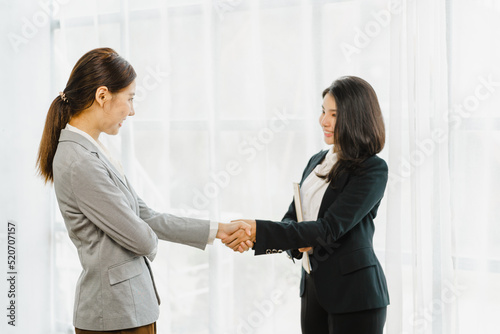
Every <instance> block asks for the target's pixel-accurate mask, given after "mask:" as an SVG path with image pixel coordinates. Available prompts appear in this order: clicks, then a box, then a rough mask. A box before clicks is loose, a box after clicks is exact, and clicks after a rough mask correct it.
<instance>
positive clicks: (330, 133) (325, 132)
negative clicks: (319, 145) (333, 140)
mask: <svg viewBox="0 0 500 334" xmlns="http://www.w3.org/2000/svg"><path fill="white" fill-rule="evenodd" d="M323 133H324V134H325V137H333V132H329V131H323Z"/></svg>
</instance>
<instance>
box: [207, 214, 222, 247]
mask: <svg viewBox="0 0 500 334" xmlns="http://www.w3.org/2000/svg"><path fill="white" fill-rule="evenodd" d="M218 231H219V222H216V221H214V220H211V221H210V232H209V233H208V240H207V245H213V243H214V240H215V237H216V236H217V232H218Z"/></svg>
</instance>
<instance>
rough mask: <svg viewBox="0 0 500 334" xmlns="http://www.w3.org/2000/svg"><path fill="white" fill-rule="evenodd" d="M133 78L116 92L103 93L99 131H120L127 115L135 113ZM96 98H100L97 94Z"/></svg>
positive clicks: (112, 132) (111, 133) (109, 132)
mask: <svg viewBox="0 0 500 334" xmlns="http://www.w3.org/2000/svg"><path fill="white" fill-rule="evenodd" d="M134 95H135V80H134V81H133V82H132V83H131V84H130V85H128V86H127V87H125V88H124V89H122V90H121V91H119V92H117V93H109V92H107V94H105V97H104V99H105V102H104V103H103V107H102V113H101V117H100V121H99V130H100V132H104V133H107V134H108V135H116V134H118V132H119V131H120V128H121V127H122V125H123V122H124V121H125V119H126V118H127V116H133V115H135V111H134V105H133V100H134ZM98 98H102V97H101V96H99V97H98Z"/></svg>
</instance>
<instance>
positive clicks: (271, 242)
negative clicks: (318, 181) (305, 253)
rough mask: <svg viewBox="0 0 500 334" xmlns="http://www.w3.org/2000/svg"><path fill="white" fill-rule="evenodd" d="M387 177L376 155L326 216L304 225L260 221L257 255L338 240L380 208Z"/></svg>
mask: <svg viewBox="0 0 500 334" xmlns="http://www.w3.org/2000/svg"><path fill="white" fill-rule="evenodd" d="M387 178H388V168H387V164H386V163H385V161H384V160H382V159H380V158H378V157H376V156H374V157H372V158H369V159H367V160H366V161H365V162H364V166H363V169H362V171H361V173H359V174H357V175H351V177H350V178H349V181H348V183H347V184H346V185H345V187H344V189H343V191H342V192H341V193H340V194H339V195H338V196H337V198H336V200H335V201H334V202H333V203H332V204H331V205H330V207H329V208H328V210H327V211H326V213H325V215H324V217H322V218H319V219H318V220H316V221H304V222H300V223H298V222H297V221H296V220H293V219H291V218H292V217H291V216H290V218H288V219H286V220H283V221H281V222H272V221H266V220H257V231H256V242H255V245H254V250H255V254H256V255H258V254H264V253H265V252H266V249H269V248H273V249H295V248H301V247H309V246H313V247H314V246H319V245H321V244H324V243H326V242H327V241H328V242H331V241H333V242H335V241H337V240H338V239H339V238H341V237H342V236H344V235H345V234H346V233H348V232H349V231H350V230H351V229H352V228H353V227H355V226H356V225H357V224H358V223H359V222H360V221H361V220H362V219H363V218H364V217H366V216H367V215H369V214H370V212H371V211H372V210H373V209H374V208H375V207H377V206H378V204H379V203H380V201H381V199H382V197H383V195H384V191H385V187H386V183H387ZM292 204H293V203H292ZM289 211H290V210H289Z"/></svg>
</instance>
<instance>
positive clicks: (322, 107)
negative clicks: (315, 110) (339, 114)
mask: <svg viewBox="0 0 500 334" xmlns="http://www.w3.org/2000/svg"><path fill="white" fill-rule="evenodd" d="M321 109H323V110H325V107H324V106H321ZM328 111H337V109H328Z"/></svg>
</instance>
